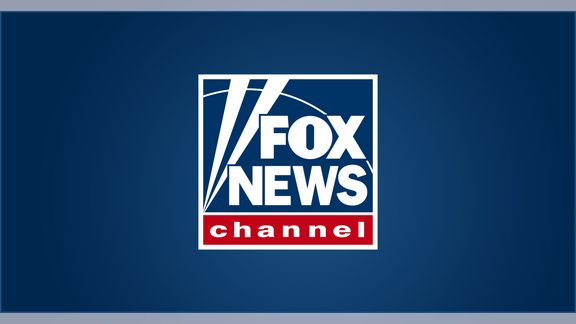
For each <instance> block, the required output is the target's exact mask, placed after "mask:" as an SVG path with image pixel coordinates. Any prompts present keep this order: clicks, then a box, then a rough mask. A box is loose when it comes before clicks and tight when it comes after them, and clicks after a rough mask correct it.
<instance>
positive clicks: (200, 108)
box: [198, 74, 378, 250]
mask: <svg viewBox="0 0 576 324" xmlns="http://www.w3.org/2000/svg"><path fill="white" fill-rule="evenodd" d="M278 76H283V77H288V78H289V79H290V80H372V87H373V88H372V94H373V95H372V105H373V107H372V119H373V126H372V127H373V132H374V137H373V141H372V145H373V148H372V151H373V153H372V161H373V163H374V165H373V166H372V165H370V164H369V162H368V161H367V162H368V166H369V167H370V169H372V172H373V174H372V176H373V177H374V178H373V181H372V191H373V198H372V206H373V207H372V208H373V209H372V211H373V212H372V213H338V212H328V213H325V212H323V213H318V212H308V213H302V212H295V213H266V215H294V216H299V215H302V216H305V215H318V216H321V215H350V214H354V215H372V222H373V228H372V240H373V241H372V244H371V245H272V244H271V245H205V244H203V238H204V237H203V233H202V232H203V231H202V229H203V219H204V215H223V216H225V215H243V214H244V215H255V216H258V214H255V213H210V212H205V211H204V208H203V206H204V199H203V198H204V197H203V195H204V188H203V185H204V175H203V172H202V171H203V170H204V165H203V149H204V147H203V134H204V128H203V124H202V121H203V120H204V119H203V118H204V95H203V94H204V87H203V85H204V80H222V79H231V78H233V77H248V78H251V79H269V78H272V77H278ZM198 250H378V75H377V74H199V75H198Z"/></svg>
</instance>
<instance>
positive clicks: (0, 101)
mask: <svg viewBox="0 0 576 324" xmlns="http://www.w3.org/2000/svg"><path fill="white" fill-rule="evenodd" d="M4 12H7V13H39V14H42V13H71V14H77V13H140V14H148V13H150V14H155V13H192V12H193V13H263V14H264V13H267V14H269V13H300V14H302V13H334V14H340V13H377V12H386V13H410V14H412V13H422V14H430V13H455V14H462V13H472V14H476V13H503V14H508V13H569V12H572V13H573V14H574V32H575V37H574V62H575V66H574V109H575V115H574V125H576V11H0V313H23V312H14V311H3V310H2V171H3V170H2V14H3V13H4ZM574 139H575V141H576V129H575V133H574ZM574 157H575V161H576V152H575V155H574ZM574 170H575V177H574V189H575V192H574V198H575V203H574V212H575V223H574V233H575V234H576V162H575V163H574ZM574 247H575V264H574V265H575V271H574V278H575V283H574V294H575V297H576V235H575V240H574ZM24 313H31V314H34V313H79V314H83V313H119V314H123V313H128V314H129V313H136V314H138V313H157V314H162V313H179V314H185V313H200V314H201V313H214V312H202V311H197V312H190V311H180V312H173V311H148V312H139V311H75V312H69V311H28V312H24ZM218 313H220V314H227V313H247V314H250V313H255V312H248V311H246V312H242V311H240V312H239V311H234V312H227V311H223V312H218ZM257 313H263V312H257ZM265 313H272V314H274V313H286V312H265ZM298 313H308V314H318V312H298ZM345 313H366V312H345ZM369 313H372V314H378V313H388V314H394V313H398V312H369ZM409 313H410V314H419V313H420V314H421V313H458V314H471V313H494V314H523V313H526V314H540V313H543V314H548V313H557V314H564V313H566V314H568V313H576V298H575V304H574V310H573V311H572V312H569V311H566V312H548V311H534V312H519V311H496V312H495V311H491V312H486V311H484V312H481V311H480V312H479V311H469V312H468V311H460V312H454V311H422V312H420V311H412V312H409Z"/></svg>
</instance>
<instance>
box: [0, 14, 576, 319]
mask: <svg viewBox="0 0 576 324" xmlns="http://www.w3.org/2000/svg"><path fill="white" fill-rule="evenodd" d="M2 51H3V52H2V94H3V98H2V158H3V160H2V166H3V169H2V188H3V190H2V309H3V310H4V311H206V312H218V311H230V312H243V311H247V312H268V311H271V312H276V311H278V312H292V311H294V312H308V311H310V312H349V311H351V312H355V311H358V312H386V311H395V312H411V311H442V312H445V311H573V310H574V15H573V14H572V13H556V14H552V13H550V14H544V13H531V14H528V13H522V14H504V13H490V14H488V13H461V14H456V13H446V14H441V13H428V14H423V13H411V14H408V13H243V14H240V13H162V14H161V13H146V14H144V13H138V14H130V13H122V14H121V13H115V14H104V13H29V14H24V13H4V14H3V15H2ZM208 73H210V74H215V73H354V74H361V73H370V74H374V73H376V74H378V75H379V137H378V143H379V178H378V181H379V182H378V183H379V195H378V200H379V215H380V217H379V250H378V251H198V250H197V196H198V195H197V188H198V185H197V172H198V170H197V160H198V156H197V148H198V147H197V142H198V138H197V129H196V125H197V123H198V120H197V101H198V100H197V88H198V87H197V86H198V85H197V78H198V76H197V75H198V74H208Z"/></svg>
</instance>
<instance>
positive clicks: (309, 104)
mask: <svg viewBox="0 0 576 324" xmlns="http://www.w3.org/2000/svg"><path fill="white" fill-rule="evenodd" d="M246 90H248V91H262V89H256V88H248V89H246ZM225 92H228V90H220V91H215V92H211V93H208V94H205V95H204V96H203V97H204V98H206V97H209V96H213V95H217V94H220V93H225ZM280 95H281V96H284V97H288V98H290V99H294V100H298V101H300V102H301V103H303V104H305V105H308V106H310V107H312V108H314V109H316V110H318V111H319V112H320V113H321V114H323V115H327V114H326V113H325V112H324V111H323V110H322V109H320V108H318V107H316V106H314V105H313V104H311V103H309V102H308V101H305V100H302V99H300V98H298V97H294V96H293V95H289V94H287V93H283V92H282V93H280Z"/></svg>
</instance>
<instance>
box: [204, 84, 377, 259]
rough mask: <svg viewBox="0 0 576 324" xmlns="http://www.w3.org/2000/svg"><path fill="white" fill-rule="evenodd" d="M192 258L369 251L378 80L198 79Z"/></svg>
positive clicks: (373, 237)
mask: <svg viewBox="0 0 576 324" xmlns="http://www.w3.org/2000/svg"><path fill="white" fill-rule="evenodd" d="M198 79H199V80H198V84H199V91H198V94H199V96H198V97H199V103H198V104H199V119H198V130H199V190H198V192H199V197H198V199H199V200H198V206H199V231H198V232H199V233H198V237H199V249H205V250H208V249H210V250H231V249H236V250H249V249H250V250H266V249H267V250H280V249H291V250H294V249H301V250H329V249H331V250H342V249H347V250H375V249H377V248H378V245H377V234H378V232H377V228H378V224H377V214H376V212H377V173H376V172H377V156H378V155H377V142H376V140H377V138H378V136H377V129H378V127H377V120H378V118H377V92H378V91H377V80H378V79H377V75H332V74H326V75H283V74H274V75H257V74H255V75H199V78H198Z"/></svg>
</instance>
